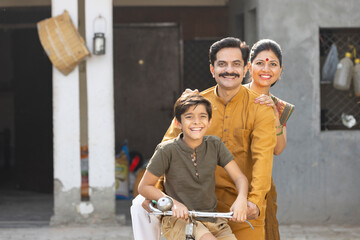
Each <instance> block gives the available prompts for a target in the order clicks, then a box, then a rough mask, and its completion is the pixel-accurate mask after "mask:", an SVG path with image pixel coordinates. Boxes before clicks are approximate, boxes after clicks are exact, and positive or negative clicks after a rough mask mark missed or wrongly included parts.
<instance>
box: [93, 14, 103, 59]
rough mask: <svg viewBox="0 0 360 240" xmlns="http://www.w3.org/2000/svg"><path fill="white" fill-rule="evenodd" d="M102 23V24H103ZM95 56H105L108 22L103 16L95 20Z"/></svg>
mask: <svg viewBox="0 0 360 240" xmlns="http://www.w3.org/2000/svg"><path fill="white" fill-rule="evenodd" d="M101 23H102V24H101ZM93 27H94V37H93V54H94V55H104V54H105V40H106V39H105V30H106V21H105V18H103V17H102V16H101V15H99V16H98V17H97V18H95V19H94V26H93Z"/></svg>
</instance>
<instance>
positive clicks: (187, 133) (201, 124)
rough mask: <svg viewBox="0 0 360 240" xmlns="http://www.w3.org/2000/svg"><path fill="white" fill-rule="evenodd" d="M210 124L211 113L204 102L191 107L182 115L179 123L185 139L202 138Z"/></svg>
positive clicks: (194, 139)
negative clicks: (209, 113)
mask: <svg viewBox="0 0 360 240" xmlns="http://www.w3.org/2000/svg"><path fill="white" fill-rule="evenodd" d="M209 126H210V121H209V115H208V113H207V111H206V108H205V106H204V105H203V104H199V105H197V106H191V107H189V109H188V110H187V111H186V112H185V113H184V114H182V115H181V123H179V127H180V128H181V129H182V131H183V134H184V140H185V141H196V140H202V137H203V136H204V135H205V133H206V131H207V129H208V128H209Z"/></svg>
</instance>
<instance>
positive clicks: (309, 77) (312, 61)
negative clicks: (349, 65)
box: [239, 0, 360, 224]
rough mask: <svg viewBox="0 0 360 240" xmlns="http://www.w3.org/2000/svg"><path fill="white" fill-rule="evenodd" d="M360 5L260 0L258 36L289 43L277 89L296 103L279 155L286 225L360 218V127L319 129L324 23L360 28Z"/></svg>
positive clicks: (277, 176) (351, 0) (281, 213)
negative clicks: (354, 129) (339, 129)
mask: <svg viewBox="0 0 360 240" xmlns="http://www.w3.org/2000/svg"><path fill="white" fill-rule="evenodd" d="M250 2H252V1H246V4H245V7H246V6H247V5H248V4H250ZM359 7H360V2H359V1H358V0H343V1H329V0H317V1H311V0H308V1H307V0H301V1H287V0H273V1H268V0H258V5H257V7H256V8H257V11H256V13H257V16H256V18H257V23H258V25H257V28H258V29H257V32H258V38H259V39H261V38H271V39H274V40H275V41H277V42H278V43H279V44H280V45H281V47H282V50H283V62H284V71H283V76H282V79H281V82H279V83H278V84H277V85H276V86H275V87H274V88H273V89H272V93H273V94H275V95H277V96H279V97H280V98H282V99H284V100H287V101H289V102H291V103H293V104H295V105H296V108H295V112H294V114H293V115H292V117H291V119H290V120H289V122H288V125H287V129H288V131H287V132H288V145H287V148H286V149H285V151H284V152H283V153H282V154H281V155H280V156H278V157H275V160H274V170H273V176H274V180H275V183H276V185H277V191H278V206H279V209H278V218H279V221H280V223H282V224H291V223H304V224H326V223H338V224H359V223H360V209H359V203H360V200H359V199H360V187H359V186H360V175H359V171H360V147H359V142H360V132H359V131H325V132H321V131H320V63H319V57H320V52H319V28H322V27H331V28H335V27H339V28H344V27H360V14H359V12H358V9H359ZM239 11H243V9H239ZM358 121H359V119H358Z"/></svg>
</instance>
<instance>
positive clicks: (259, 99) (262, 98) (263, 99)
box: [255, 94, 279, 118]
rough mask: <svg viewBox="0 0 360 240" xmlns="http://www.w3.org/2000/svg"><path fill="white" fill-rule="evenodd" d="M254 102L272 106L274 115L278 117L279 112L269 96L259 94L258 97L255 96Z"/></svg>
mask: <svg viewBox="0 0 360 240" xmlns="http://www.w3.org/2000/svg"><path fill="white" fill-rule="evenodd" d="M255 103H259V104H266V105H267V106H269V107H272V108H273V110H274V114H275V116H276V117H277V118H279V112H278V111H277V109H276V105H275V103H274V101H273V99H272V98H271V97H270V96H268V95H265V94H261V95H260V96H259V97H257V98H255Z"/></svg>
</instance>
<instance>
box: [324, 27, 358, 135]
mask: <svg viewBox="0 0 360 240" xmlns="http://www.w3.org/2000/svg"><path fill="white" fill-rule="evenodd" d="M333 43H335V44H336V47H337V51H338V58H339V61H340V59H342V58H343V57H344V56H345V53H346V52H349V51H350V48H349V44H352V45H354V47H355V48H356V50H357V51H359V52H358V54H357V57H360V28H332V29H329V28H324V29H320V74H321V72H322V68H323V65H324V62H325V59H326V56H327V55H328V53H329V50H330V47H331V45H332V44H333ZM320 96H321V100H320V101H321V130H322V131H326V130H359V129H360V97H356V96H355V94H354V88H353V82H352V83H351V87H350V90H348V91H342V90H337V89H335V88H334V87H333V83H332V82H321V81H320ZM343 113H344V114H347V115H352V116H353V117H355V119H356V125H355V126H353V127H352V128H348V127H346V126H345V125H344V124H343V123H342V119H341V115H342V114H343Z"/></svg>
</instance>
